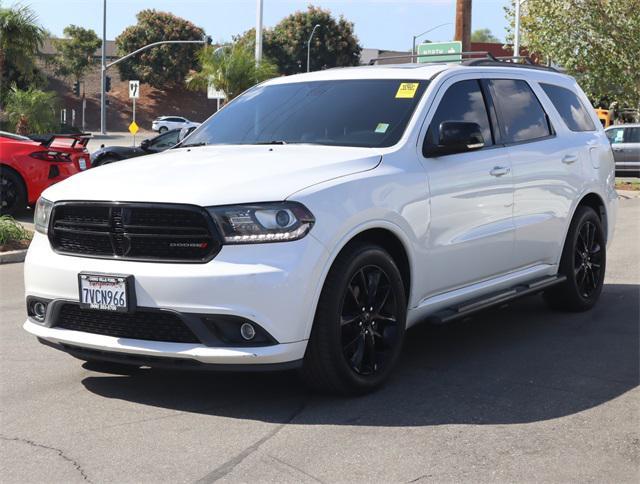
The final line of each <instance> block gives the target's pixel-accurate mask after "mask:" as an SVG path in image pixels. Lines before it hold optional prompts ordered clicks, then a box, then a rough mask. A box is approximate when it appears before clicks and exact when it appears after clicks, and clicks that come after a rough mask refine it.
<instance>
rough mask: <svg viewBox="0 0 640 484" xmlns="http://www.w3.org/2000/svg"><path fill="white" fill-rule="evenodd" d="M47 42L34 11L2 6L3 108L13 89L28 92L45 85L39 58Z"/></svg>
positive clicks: (0, 68) (0, 73) (0, 72)
mask: <svg viewBox="0 0 640 484" xmlns="http://www.w3.org/2000/svg"><path fill="white" fill-rule="evenodd" d="M45 38H46V31H45V30H44V28H42V27H41V26H40V25H39V24H38V17H37V15H36V14H35V13H34V12H33V10H31V8H29V7H28V6H26V5H17V6H13V7H11V8H5V7H2V6H1V5H0V105H2V101H3V100H4V99H5V97H6V95H7V91H8V87H9V86H12V85H14V84H16V85H17V86H18V87H22V88H24V87H27V86H28V85H30V84H34V83H41V82H42V81H43V76H42V75H41V74H40V73H39V70H38V68H37V67H36V66H35V58H36V56H37V55H38V51H39V49H40V47H41V46H42V44H43V42H44V40H45Z"/></svg>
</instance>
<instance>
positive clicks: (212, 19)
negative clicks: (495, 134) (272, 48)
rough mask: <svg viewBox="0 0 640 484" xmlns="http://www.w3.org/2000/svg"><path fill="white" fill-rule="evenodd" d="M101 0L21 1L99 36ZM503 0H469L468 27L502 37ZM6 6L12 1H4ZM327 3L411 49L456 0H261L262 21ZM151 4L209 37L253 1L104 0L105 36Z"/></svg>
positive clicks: (236, 26)
mask: <svg viewBox="0 0 640 484" xmlns="http://www.w3.org/2000/svg"><path fill="white" fill-rule="evenodd" d="M102 1H103V0H21V3H24V4H27V5H30V6H31V7H32V9H33V10H34V11H35V12H36V13H37V14H38V16H39V19H40V22H41V24H42V25H43V26H44V27H45V28H46V29H47V30H48V31H49V32H51V33H52V34H53V35H54V36H58V37H59V36H62V31H63V29H64V27H65V26H67V25H69V24H75V25H81V26H83V27H88V28H92V29H93V30H95V31H96V32H97V33H98V35H99V36H102ZM507 1H508V0H474V2H473V19H472V29H473V30H476V29H480V28H489V29H491V31H492V32H493V33H494V35H495V36H496V37H498V38H499V39H500V40H504V37H505V26H506V20H505V17H504V11H503V6H504V5H506V3H507ZM2 3H3V4H4V5H5V6H6V5H11V4H12V3H13V2H12V0H4V1H3V2H2ZM310 3H313V4H314V5H316V6H320V7H322V8H327V9H329V10H331V12H332V13H333V14H334V15H335V16H338V15H344V16H345V17H346V18H347V19H348V20H350V21H352V22H354V24H355V33H356V35H357V36H358V38H359V40H360V45H362V46H363V47H368V48H377V49H387V50H409V49H411V42H412V36H413V35H417V34H420V33H422V32H424V31H426V30H428V29H430V28H433V27H436V26H438V25H440V24H443V23H450V24H449V25H445V26H443V27H439V28H437V29H435V30H434V31H433V32H432V33H430V34H428V35H426V36H425V37H424V38H428V39H429V40H432V41H446V40H451V39H452V38H453V32H454V20H455V0H264V26H265V27H271V26H273V25H275V24H276V23H278V21H279V20H280V19H282V18H283V17H285V16H287V15H288V14H290V13H292V12H294V11H296V10H305V9H306V7H307V5H308V4H310ZM146 8H155V9H156V10H162V11H167V12H171V13H173V14H175V15H178V16H180V17H183V18H186V19H188V20H190V21H191V22H193V23H194V24H196V25H197V26H199V27H202V28H203V29H204V30H205V31H206V32H207V34H209V35H210V36H211V37H212V38H213V40H214V42H223V41H228V40H230V39H231V38H232V36H234V35H236V34H239V33H242V32H244V31H246V30H248V29H249V28H251V27H254V26H255V22H256V0H107V39H108V40H112V39H114V38H115V37H116V36H117V35H118V34H119V33H120V32H122V30H123V29H124V28H125V27H127V26H129V25H132V24H135V23H136V19H135V15H136V13H137V12H139V11H140V10H143V9H146Z"/></svg>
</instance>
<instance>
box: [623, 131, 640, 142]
mask: <svg viewBox="0 0 640 484" xmlns="http://www.w3.org/2000/svg"><path fill="white" fill-rule="evenodd" d="M624 142H625V143H640V128H625V130H624Z"/></svg>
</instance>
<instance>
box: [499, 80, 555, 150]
mask: <svg viewBox="0 0 640 484" xmlns="http://www.w3.org/2000/svg"><path fill="white" fill-rule="evenodd" d="M489 84H490V86H491V90H492V91H493V99H494V100H495V102H496V104H497V107H498V112H499V117H500V121H501V125H502V129H503V131H504V138H505V139H504V142H505V143H519V142H522V141H531V140H536V139H539V138H544V137H547V136H550V135H551V127H550V126H549V121H548V119H547V114H546V113H545V112H544V109H542V105H541V104H540V101H538V98H537V97H536V95H535V94H534V93H533V91H532V90H531V87H529V84H527V83H526V82H525V81H520V80H515V79H493V80H491V81H490V83H489Z"/></svg>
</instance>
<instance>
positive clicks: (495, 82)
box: [24, 60, 617, 394]
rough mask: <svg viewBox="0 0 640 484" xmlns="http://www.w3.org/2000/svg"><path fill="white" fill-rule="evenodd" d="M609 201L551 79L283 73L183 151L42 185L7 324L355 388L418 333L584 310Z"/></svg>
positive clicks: (92, 351)
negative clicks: (502, 311) (479, 319)
mask: <svg viewBox="0 0 640 484" xmlns="http://www.w3.org/2000/svg"><path fill="white" fill-rule="evenodd" d="M616 201H617V198H616V192H615V190H614V164H613V158H612V153H611V148H610V146H609V142H608V141H607V137H606V136H605V133H604V130H603V129H602V127H601V125H600V123H599V122H598V119H597V118H596V117H595V113H594V111H593V109H592V107H591V106H590V104H589V101H588V100H587V98H586V96H585V95H584V93H583V92H582V90H581V89H580V88H579V87H578V85H577V84H576V82H575V80H574V79H572V78H571V77H568V76H566V75H563V74H559V73H556V72H555V71H553V70H550V69H545V68H532V67H525V66H516V65H513V64H508V63H504V62H497V61H495V62H494V61H488V60H483V61H481V62H479V61H465V62H463V63H462V65H451V64H430V65H403V66H379V67H378V66H374V67H357V68H345V69H331V70H325V71H321V72H316V73H311V74H302V75H296V76H290V77H280V78H277V79H273V80H271V81H268V82H265V83H263V84H261V85H259V86H256V87H254V88H252V89H250V90H249V91H248V92H246V93H245V94H244V95H242V96H240V97H239V98H237V99H235V100H234V101H233V102H231V103H230V104H228V105H227V106H226V107H225V108H224V109H223V110H221V111H219V112H218V113H216V114H215V115H214V116H212V117H211V118H210V119H209V120H207V121H206V122H205V123H204V124H203V125H202V126H201V127H200V128H198V129H197V130H196V131H194V132H193V133H192V134H191V135H190V136H189V138H188V139H187V140H186V141H185V143H183V145H182V146H178V147H177V148H174V149H170V150H168V151H165V152H164V153H160V154H157V155H151V156H145V157H141V158H135V159H131V160H126V161H123V162H120V163H116V164H112V165H109V166H105V167H104V168H101V169H100V170H89V171H88V172H85V173H82V174H79V175H76V176H74V177H73V178H71V179H69V180H67V181H64V182H62V183H59V184H57V185H54V186H53V187H51V188H49V189H47V190H46V191H45V192H44V194H43V196H42V198H41V199H40V200H39V202H38V204H37V209H36V215H35V218H36V220H35V223H36V230H37V233H36V234H35V237H34V239H33V242H32V243H31V247H30V248H29V253H28V255H27V259H26V262H25V287H26V303H27V312H28V319H27V321H26V322H25V324H24V328H25V329H26V330H27V331H28V332H30V333H32V334H33V335H34V336H36V337H38V338H39V340H40V341H41V342H42V343H44V344H47V345H50V346H53V347H55V348H58V349H60V350H62V351H65V352H67V353H70V354H72V355H74V356H76V357H78V358H80V359H84V360H88V361H91V362H93V364H97V362H104V361H106V362H111V363H121V364H128V365H135V366H143V365H146V366H151V367H154V366H158V367H162V366H168V367H183V368H218V369H283V368H299V369H300V371H301V373H302V375H303V376H304V378H305V379H306V380H307V381H308V382H310V383H311V384H312V385H314V386H316V387H319V388H321V389H325V390H328V391H332V392H339V393H343V394H353V393H362V392H366V391H370V390H372V389H374V388H376V387H378V386H379V385H381V384H382V382H383V381H384V380H385V379H386V378H387V377H388V376H389V373H390V372H391V370H392V368H393V367H394V365H395V364H396V362H397V360H398V356H399V354H400V350H401V347H402V342H403V339H404V337H405V330H406V329H407V328H408V327H410V326H412V325H414V324H416V323H418V322H420V321H423V320H426V319H432V320H437V321H439V322H446V321H449V320H452V319H455V318H459V317H463V316H467V315H469V314H471V313H473V312H474V311H477V310H479V309H482V308H485V307H487V306H490V305H493V304H502V303H504V302H505V301H508V300H510V299H513V298H515V297H519V296H523V295H527V294H533V293H540V292H543V293H544V295H545V299H546V300H547V301H548V302H549V303H550V304H551V305H552V306H553V307H555V308H559V309H563V310H571V311H583V310H588V309H590V308H591V307H592V306H593V305H594V304H595V303H596V301H597V300H598V297H599V295H600V292H601V290H602V287H603V280H604V275H605V265H606V246H607V244H608V243H609V242H610V241H611V239H612V235H613V229H614V225H615V220H616V207H617V205H616Z"/></svg>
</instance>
